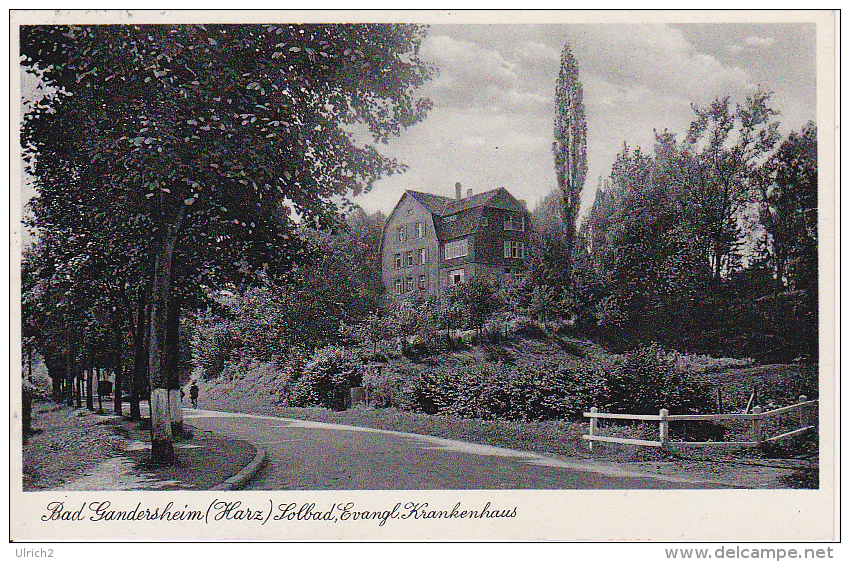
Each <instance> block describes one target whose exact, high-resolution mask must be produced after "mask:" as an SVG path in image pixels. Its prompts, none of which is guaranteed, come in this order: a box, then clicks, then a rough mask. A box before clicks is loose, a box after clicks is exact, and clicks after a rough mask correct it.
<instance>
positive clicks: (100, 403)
mask: <svg viewBox="0 0 850 562" xmlns="http://www.w3.org/2000/svg"><path fill="white" fill-rule="evenodd" d="M100 376H101V370H100V367H98V368H97V411H98V412H99V413H101V414H102V413H103V400H102V399H101V397H100Z"/></svg>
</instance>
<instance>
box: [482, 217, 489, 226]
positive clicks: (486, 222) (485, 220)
mask: <svg viewBox="0 0 850 562" xmlns="http://www.w3.org/2000/svg"><path fill="white" fill-rule="evenodd" d="M489 224H490V221H489V220H487V217H481V226H488V225H489Z"/></svg>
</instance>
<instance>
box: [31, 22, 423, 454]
mask: <svg viewBox="0 0 850 562" xmlns="http://www.w3.org/2000/svg"><path fill="white" fill-rule="evenodd" d="M425 32H426V29H425V28H424V27H421V26H416V25H371V24H369V25H365V24H363V25H348V24H346V25H294V24H292V25H91V26H71V25H66V26H25V27H23V28H22V31H21V42H20V43H21V55H22V64H23V66H24V67H26V68H29V69H38V71H39V72H40V74H41V76H42V78H43V80H44V81H45V82H46V83H47V84H49V85H50V86H52V87H53V88H54V89H55V92H56V93H55V94H54V95H51V96H46V97H45V98H43V99H42V100H40V101H38V102H35V103H34V104H32V106H31V109H30V111H29V112H28V113H27V115H26V116H25V120H24V125H23V134H22V145H23V149H24V155H25V158H26V159H27V160H28V161H29V165H30V168H29V169H30V172H31V173H32V174H33V176H34V177H35V185H36V189H37V190H38V192H39V198H38V199H37V200H36V202H35V203H34V204H33V210H34V212H33V216H34V220H33V226H34V227H36V228H38V229H40V230H41V231H43V232H49V231H56V232H59V231H60V230H61V231H62V232H63V235H65V236H68V237H69V239H81V238H82V237H84V236H85V237H88V239H90V240H93V242H91V243H89V242H86V243H85V246H84V248H86V250H84V251H85V252H100V253H105V252H107V251H109V250H108V249H109V248H112V249H114V250H113V251H114V252H115V253H116V255H117V257H118V258H119V262H120V263H119V264H113V266H112V267H110V268H107V270H106V271H105V272H104V275H106V276H115V277H116V278H121V281H122V285H127V284H130V283H132V284H133V285H134V286H135V287H137V288H138V289H137V292H138V293H139V294H141V295H149V297H148V299H147V300H148V301H149V302H148V304H147V307H148V309H149V310H148V312H147V316H148V320H147V322H148V323H149V326H148V328H147V331H148V333H149V336H147V337H146V338H145V341H148V342H149V343H148V344H147V345H148V346H149V350H148V366H149V368H150V384H151V389H152V400H153V401H152V410H156V409H157V408H159V407H164V406H162V404H161V397H162V396H164V395H163V394H161V393H160V392H159V390H158V389H164V388H165V385H166V384H167V382H166V377H165V374H164V370H165V368H166V367H165V365H164V363H163V354H164V351H163V350H164V349H165V345H164V344H165V342H164V337H165V331H166V330H165V326H166V322H167V318H168V313H167V311H168V310H169V300H170V299H171V298H172V296H173V294H174V291H175V290H176V289H177V288H178V287H179V291H180V292H181V294H182V298H187V297H189V298H193V297H195V298H200V295H201V294H202V293H203V291H205V290H209V289H210V288H216V287H221V286H222V285H223V284H224V283H228V282H229V283H244V282H249V283H259V282H262V281H264V280H274V279H275V278H276V277H278V276H280V275H285V274H286V273H287V272H288V271H289V270H290V268H291V266H292V264H293V263H297V262H299V261H301V260H303V258H304V257H306V254H307V253H308V249H309V248H308V245H306V244H305V243H304V240H303V239H302V237H300V236H299V234H298V229H299V228H300V227H301V226H302V225H314V226H327V225H333V224H336V223H338V222H339V221H340V216H341V215H340V213H339V208H338V206H337V203H338V202H339V201H340V200H343V201H344V200H345V199H346V198H347V197H348V196H350V195H352V194H354V195H356V194H359V193H362V192H365V191H368V190H369V189H370V188H371V186H372V185H373V183H374V182H375V180H377V179H378V178H380V177H382V176H384V175H387V174H392V173H396V172H399V171H401V170H403V169H404V167H403V165H402V164H400V163H399V162H397V161H395V160H394V159H391V158H387V157H385V156H383V155H381V154H380V152H379V151H378V149H377V148H376V147H375V146H374V143H382V142H386V141H387V139H388V138H389V137H390V136H392V135H395V134H398V133H399V132H400V131H401V130H402V129H403V128H405V127H409V126H411V125H414V124H416V123H418V122H419V121H421V120H422V119H423V118H424V117H425V115H426V114H427V111H428V110H429V109H430V106H431V104H430V101H428V100H427V99H420V98H418V97H417V96H415V90H416V89H417V88H419V87H420V86H422V85H423V84H424V82H425V81H426V80H428V79H429V77H430V76H431V74H432V71H433V69H432V68H431V67H430V66H429V65H427V64H425V63H424V62H423V61H422V60H420V59H419V56H418V50H419V44H420V42H421V40H422V38H423V37H424V35H425ZM355 123H362V124H364V125H365V126H366V129H367V130H368V131H369V133H370V135H371V143H369V142H364V141H363V140H362V139H359V138H358V137H357V135H355V133H354V130H353V127H352V126H353V125H354V124H355ZM75 217H76V218H75ZM92 244H93V246H92ZM133 256H137V257H138V260H137V261H134V260H133V259H132V257H133ZM126 264H136V265H137V266H138V267H136V268H134V269H133V270H126V268H125V272H126V273H127V275H126V276H124V277H120V276H119V275H118V273H119V271H120V270H121V268H123V267H124V265H126ZM146 280H149V283H148V285H147V286H146V285H145V281H146ZM144 287H146V288H144ZM156 397H159V398H156ZM154 402H156V404H154ZM153 418H154V420H153V421H154V423H153V424H152V425H153V426H154V430H153V433H154V456H157V446H158V443H160V442H161V443H163V444H164V445H163V448H162V451H164V452H163V459H164V460H168V457H169V450H170V445H169V443H170V435H169V434H168V432H167V431H165V429H163V424H162V423H160V421H161V420H157V419H156V418H157V415H155V414H154V415H153Z"/></svg>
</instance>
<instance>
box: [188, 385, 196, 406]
mask: <svg viewBox="0 0 850 562" xmlns="http://www.w3.org/2000/svg"><path fill="white" fill-rule="evenodd" d="M189 398H191V399H192V407H193V408H197V407H198V382H197V381H192V386H191V387H189Z"/></svg>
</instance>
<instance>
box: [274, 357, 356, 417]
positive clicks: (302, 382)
mask: <svg viewBox="0 0 850 562" xmlns="http://www.w3.org/2000/svg"><path fill="white" fill-rule="evenodd" d="M358 363H359V361H358V358H357V357H356V356H355V355H354V354H351V353H349V352H348V351H347V350H346V349H344V348H342V347H339V346H328V347H323V348H320V349H317V350H316V351H315V352H314V353H313V355H312V357H311V358H310V360H309V361H308V362H307V363H306V364H305V365H304V372H303V374H302V375H301V376H300V377H299V378H298V379H297V380H295V382H294V384H292V389H291V392H290V396H291V401H292V403H293V405H294V406H323V407H325V408H331V409H334V410H344V409H345V407H346V406H347V404H348V396H349V390H350V389H351V387H352V386H360V382H361V381H360V372H359V369H358Z"/></svg>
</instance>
